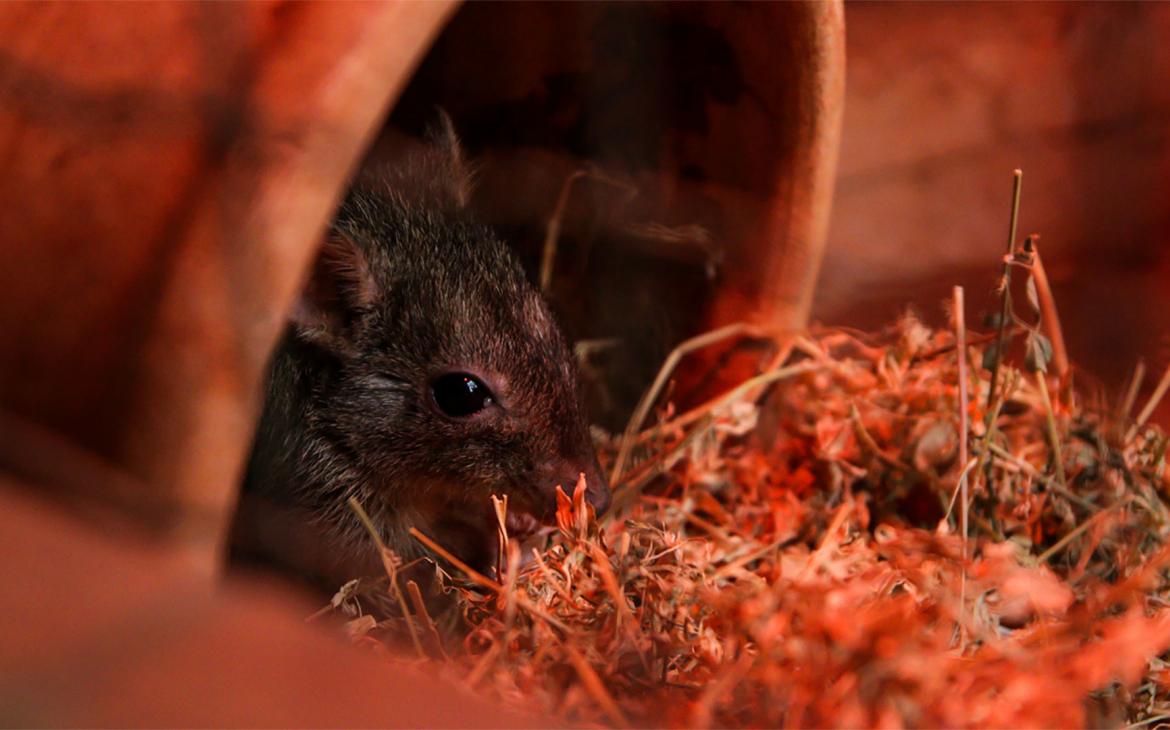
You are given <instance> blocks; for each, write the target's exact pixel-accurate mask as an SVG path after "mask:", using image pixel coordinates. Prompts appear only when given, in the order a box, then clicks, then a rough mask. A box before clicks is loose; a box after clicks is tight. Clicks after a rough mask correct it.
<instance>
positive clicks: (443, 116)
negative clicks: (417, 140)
mask: <svg viewBox="0 0 1170 730" xmlns="http://www.w3.org/2000/svg"><path fill="white" fill-rule="evenodd" d="M436 112H437V119H436V120H435V122H434V123H433V124H431V126H430V127H428V128H427V133H426V137H427V141H428V142H429V143H430V144H431V145H432V146H434V148H435V150H436V151H437V152H438V155H439V164H440V166H441V168H442V169H441V170H440V175H441V177H442V181H441V182H442V183H443V184H445V186H446V187H447V189H448V192H449V193H450V194H451V197H452V198H453V199H454V201H455V204H456V205H457V206H459V207H460V208H464V207H466V206H467V203H468V201H470V200H471V191H472V188H473V186H474V181H475V170H474V169H472V166H471V165H470V164H468V162H467V160H466V158H465V157H464V154H463V146H462V145H461V144H460V143H459V137H458V136H457V135H456V134H455V124H454V123H453V122H452V121H451V116H450V115H449V114H447V112H446V111H444V110H443V109H442V108H438V109H436Z"/></svg>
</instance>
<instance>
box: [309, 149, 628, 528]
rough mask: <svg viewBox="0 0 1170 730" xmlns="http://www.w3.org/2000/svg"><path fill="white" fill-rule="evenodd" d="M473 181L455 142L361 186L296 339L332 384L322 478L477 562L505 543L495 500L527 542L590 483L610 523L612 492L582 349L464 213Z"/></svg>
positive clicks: (316, 279)
mask: <svg viewBox="0 0 1170 730" xmlns="http://www.w3.org/2000/svg"><path fill="white" fill-rule="evenodd" d="M460 168H461V165H460V163H459V157H458V153H457V148H456V147H454V143H453V141H452V142H451V143H450V145H449V146H444V145H439V147H438V148H436V149H432V150H430V151H429V152H427V153H425V154H422V155H416V156H415V157H414V158H413V159H411V160H409V161H407V163H406V164H404V165H403V166H401V167H400V168H398V169H396V170H395V171H393V172H391V173H389V174H388V175H387V176H385V177H383V178H381V179H379V180H377V181H375V182H368V181H367V182H365V183H362V184H361V185H360V186H359V187H356V188H355V189H354V190H353V191H352V192H351V193H350V194H349V196H348V197H347V198H346V200H345V201H344V203H343V204H342V206H341V209H340V211H339V213H338V215H337V218H336V220H335V221H334V223H333V225H332V227H331V229H330V231H329V234H328V237H327V240H326V242H325V244H324V246H323V249H322V251H321V253H320V256H319V257H318V260H317V261H316V264H315V265H314V267H313V271H312V274H311V277H310V281H309V283H308V286H307V288H306V290H305V293H304V295H303V297H302V299H301V301H300V302H299V304H298V306H297V308H296V311H295V314H294V318H293V319H294V321H293V328H292V331H291V333H290V334H291V337H292V338H293V339H294V340H295V342H296V344H297V346H298V349H300V350H302V351H304V352H309V353H311V357H312V358H314V360H315V361H316V362H317V363H318V367H319V368H321V370H322V373H324V374H323V375H321V376H319V377H318V378H316V380H315V382H316V385H315V386H314V388H313V392H312V393H311V397H310V400H309V404H308V406H307V410H306V413H305V418H306V423H305V424H303V427H304V428H306V429H309V430H310V431H311V432H312V434H313V439H314V440H317V441H319V440H325V441H327V443H326V444H324V445H320V444H319V445H318V448H319V449H320V452H321V453H325V454H328V460H327V461H328V463H327V464H322V465H321V469H323V470H324V473H322V474H320V475H315V476H316V477H317V478H321V479H326V480H328V479H335V480H336V481H337V484H338V486H340V487H342V488H344V489H345V490H347V491H346V492H344V493H345V494H354V495H355V496H357V497H358V498H359V499H360V500H361V501H362V502H363V504H364V505H365V506H366V508H367V509H368V510H369V511H370V512H371V514H374V515H375V516H381V518H382V519H384V520H386V521H387V522H388V523H394V524H396V525H399V526H400V527H401V526H406V523H408V522H409V521H411V520H415V519H417V520H418V521H419V522H421V523H422V525H420V526H422V527H424V529H426V527H428V526H429V527H431V529H437V530H447V531H448V532H451V533H454V532H457V531H458V530H460V529H462V530H464V531H465V532H466V533H468V534H467V535H465V536H463V537H462V538H454V539H457V540H459V539H462V540H465V541H466V542H467V545H466V546H465V547H464V550H465V551H467V550H472V551H474V550H475V546H476V544H477V543H478V542H479V541H482V540H492V539H494V537H493V536H494V527H493V526H492V523H491V521H490V519H489V515H490V502H489V495H491V494H498V495H503V494H507V495H508V497H509V507H510V512H511V513H512V514H513V515H514V516H515V517H514V521H513V523H512V527H513V528H514V529H517V530H519V531H521V532H523V531H525V530H526V529H531V528H532V527H533V526H534V523H535V522H536V521H539V522H548V521H549V520H551V518H552V516H553V514H554V511H555V504H556V499H555V489H556V487H557V485H561V486H562V487H563V488H564V490H565V491H566V492H571V491H572V488H573V486H574V485H575V484H576V482H577V479H578V476H579V474H582V473H584V474H585V477H586V481H587V484H588V491H587V493H586V494H587V498H588V500H589V501H590V502H591V503H592V504H593V506H594V507H595V509H597V510H598V512H601V511H604V509H605V508H606V506H607V505H608V502H609V490H608V487H607V484H606V482H605V478H604V477H603V475H602V474H601V470H600V468H599V466H598V462H597V458H596V455H595V452H594V448H593V445H592V443H591V440H590V437H589V431H588V428H587V424H586V421H585V418H584V415H583V411H582V408H581V404H580V401H579V393H578V379H577V372H576V368H575V365H574V360H573V356H572V352H571V351H570V349H569V347H568V346H567V345H566V343H565V340H564V337H563V336H562V334H561V332H560V330H559V329H558V327H557V325H556V323H555V321H554V318H553V316H552V314H551V313H550V311H549V309H548V307H547V306H546V304H545V302H544V301H543V299H542V298H541V296H540V294H539V293H538V292H537V291H536V289H535V288H534V287H533V286H532V285H531V284H530V283H529V282H528V280H527V278H526V277H525V275H524V272H523V270H522V269H521V267H520V265H519V263H518V261H517V260H516V258H515V256H514V255H513V254H512V252H511V251H510V250H509V249H508V247H507V246H506V245H505V244H504V243H503V242H501V241H500V240H499V239H498V238H497V237H495V236H494V235H493V234H492V233H491V232H490V231H489V230H488V229H487V228H485V227H482V226H480V225H478V224H476V223H475V222H473V221H471V220H470V219H469V218H468V217H467V215H466V214H465V212H464V211H463V202H464V201H465V198H466V183H465V179H464V176H463V175H462V173H461V169H460ZM342 494H343V493H335V495H334V496H333V497H332V498H333V499H334V500H335V501H336V500H338V499H341V501H343V498H342ZM525 514H527V515H528V516H531V517H535V518H536V520H532V519H526V518H525V517H524V515H525ZM338 518H342V519H351V520H352V516H349V515H345V516H344V517H342V516H341V515H338ZM439 538H440V539H442V535H440V536H439Z"/></svg>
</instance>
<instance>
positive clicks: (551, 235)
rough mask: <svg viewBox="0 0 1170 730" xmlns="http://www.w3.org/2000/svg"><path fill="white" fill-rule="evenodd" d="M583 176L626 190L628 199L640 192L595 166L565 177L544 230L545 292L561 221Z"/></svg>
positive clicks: (542, 283)
mask: <svg viewBox="0 0 1170 730" xmlns="http://www.w3.org/2000/svg"><path fill="white" fill-rule="evenodd" d="M583 178H589V179H591V180H595V181H597V182H599V183H603V184H605V185H610V186H613V187H615V188H618V189H621V190H624V191H626V195H627V199H628V198H633V197H634V196H635V195H637V194H638V190H637V188H635V187H634V186H632V185H630V184H628V183H624V182H622V181H620V180H617V179H615V178H612V177H610V176H609V175H606V174H604V173H602V172H600V171H598V170H595V169H593V168H585V169H581V170H575V171H573V172H572V173H570V175H569V176H568V177H567V178H565V182H564V183H563V184H562V185H561V192H560V194H559V195H558V196H557V203H556V206H555V207H554V208H553V214H552V216H550V217H549V219H548V225H547V226H546V227H545V230H544V251H543V253H542V255H541V259H540V290H541V291H542V292H544V293H545V294H547V293H548V291H549V286H551V284H552V271H553V264H554V263H555V262H556V258H557V244H558V242H559V241H560V237H561V221H562V220H564V217H565V208H566V207H568V205H569V196H570V195H571V194H572V192H573V186H574V185H576V183H577V181H578V180H581V179H583Z"/></svg>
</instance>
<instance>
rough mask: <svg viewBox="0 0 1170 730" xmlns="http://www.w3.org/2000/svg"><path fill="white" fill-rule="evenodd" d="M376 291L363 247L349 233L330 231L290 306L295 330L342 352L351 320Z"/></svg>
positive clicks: (371, 300) (362, 309)
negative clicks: (297, 295) (291, 306)
mask: <svg viewBox="0 0 1170 730" xmlns="http://www.w3.org/2000/svg"><path fill="white" fill-rule="evenodd" d="M377 295H378V290H377V284H376V282H375V280H374V276H373V273H372V272H371V269H370V262H369V260H368V258H367V256H366V253H365V251H364V250H363V249H362V247H361V246H360V245H358V244H357V243H356V242H354V241H353V240H352V239H351V238H350V237H348V236H346V235H344V234H341V233H338V232H337V231H330V232H329V234H328V235H327V236H326V238H325V241H324V243H322V245H321V250H320V251H319V252H318V254H317V259H316V260H315V261H314V262H313V267H312V269H311V270H310V272H309V279H308V281H307V282H306V283H305V287H304V289H302V292H301V296H300V298H299V299H298V300H297V302H296V304H295V305H294V307H293V311H292V317H291V319H292V324H293V327H294V328H295V331H296V334H297V336H298V337H299V338H300V339H302V340H304V341H306V342H312V343H314V344H317V345H320V346H322V347H324V348H326V349H329V350H333V351H337V352H346V351H348V350H349V349H350V347H349V345H348V343H349V341H350V338H349V335H350V333H351V328H352V325H353V323H354V321H355V320H356V318H357V316H358V315H359V314H360V313H361V312H363V311H365V310H366V309H369V307H370V306H371V305H372V304H373V303H374V300H375V299H376V298H377Z"/></svg>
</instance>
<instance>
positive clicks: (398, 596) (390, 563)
mask: <svg viewBox="0 0 1170 730" xmlns="http://www.w3.org/2000/svg"><path fill="white" fill-rule="evenodd" d="M349 508H350V509H351V510H353V512H354V514H355V515H357V518H358V520H360V521H361V523H362V526H363V527H365V528H366V532H368V533H370V537H371V538H373V540H374V544H375V545H377V546H378V557H380V558H381V559H382V568H383V569H384V570H385V571H386V577H387V578H389V579H390V592H391V593H392V594H393V595H394V600H395V601H397V603H398V610H400V611H402V618H403V620H404V621H406V628H407V630H408V631H409V632H410V641H411V643H413V644H414V649H415V651H417V652H418V655H419V657H421V658H423V659H426V658H427V653H426V651H425V650H424V649H423V645H422V641H420V640H419V638H418V630H417V629H416V628H415V626H414V619H412V618H411V616H410V609H409V608H407V607H406V597H405V596H403V595H402V587H401V586H399V585H398V566H396V565H395V564H394V557H396V556H392V555H391V553H390V550H389V548H387V547H386V543H384V542H383V541H382V536H381V535H379V534H378V530H377V529H376V528H375V527H374V523H373V521H372V520H371V519H370V516H369V515H368V514H366V511H365V510H364V509H363V508H362V505H361V502H358V501H357V499H356V498H354V497H350V498H349Z"/></svg>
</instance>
